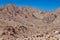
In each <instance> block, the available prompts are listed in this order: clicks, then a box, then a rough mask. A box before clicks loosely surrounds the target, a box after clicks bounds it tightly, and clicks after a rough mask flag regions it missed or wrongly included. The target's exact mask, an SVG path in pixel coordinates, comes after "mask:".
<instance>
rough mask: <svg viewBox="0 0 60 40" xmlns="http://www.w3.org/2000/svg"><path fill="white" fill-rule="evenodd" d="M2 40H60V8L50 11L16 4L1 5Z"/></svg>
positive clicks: (0, 33)
mask: <svg viewBox="0 0 60 40" xmlns="http://www.w3.org/2000/svg"><path fill="white" fill-rule="evenodd" d="M0 40H60V9H57V10H56V11H54V12H49V11H41V10H38V9H34V8H31V7H17V6H15V5H7V6H4V7H1V8H0Z"/></svg>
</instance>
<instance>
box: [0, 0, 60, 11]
mask: <svg viewBox="0 0 60 40" xmlns="http://www.w3.org/2000/svg"><path fill="white" fill-rule="evenodd" d="M7 4H15V5H17V6H30V7H33V8H38V9H41V10H55V9H56V8H59V7H60V0H0V6H4V5H7Z"/></svg>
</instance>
